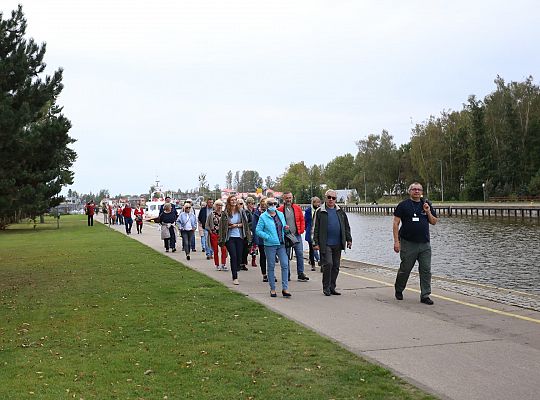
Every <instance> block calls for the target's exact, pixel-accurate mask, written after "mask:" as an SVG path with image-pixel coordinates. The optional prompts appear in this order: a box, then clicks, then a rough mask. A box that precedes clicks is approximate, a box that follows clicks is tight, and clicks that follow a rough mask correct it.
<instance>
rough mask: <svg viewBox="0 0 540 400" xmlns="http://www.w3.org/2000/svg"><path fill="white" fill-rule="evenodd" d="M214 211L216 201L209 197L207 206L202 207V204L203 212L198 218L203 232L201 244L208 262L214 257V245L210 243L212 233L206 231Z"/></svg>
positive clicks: (201, 211)
mask: <svg viewBox="0 0 540 400" xmlns="http://www.w3.org/2000/svg"><path fill="white" fill-rule="evenodd" d="M212 211H214V199H212V198H210V197H208V198H207V199H206V205H205V206H204V207H202V204H201V210H200V211H199V215H198V217H197V219H198V220H199V224H200V230H201V243H202V247H203V250H204V252H205V253H206V259H207V260H210V259H211V258H212V255H213V254H212V253H213V250H212V245H211V243H210V231H209V230H207V229H206V220H207V219H208V215H210V213H211V212H212Z"/></svg>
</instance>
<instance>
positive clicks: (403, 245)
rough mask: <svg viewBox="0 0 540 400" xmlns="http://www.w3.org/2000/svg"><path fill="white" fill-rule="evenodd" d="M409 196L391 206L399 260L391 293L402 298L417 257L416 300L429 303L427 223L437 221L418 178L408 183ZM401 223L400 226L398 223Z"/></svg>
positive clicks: (430, 301) (429, 258) (429, 275)
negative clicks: (418, 282)
mask: <svg viewBox="0 0 540 400" xmlns="http://www.w3.org/2000/svg"><path fill="white" fill-rule="evenodd" d="M408 192H409V198H408V199H406V200H403V201H402V202H401V203H399V204H398V205H397V207H396V209H395V210H394V222H393V225H392V233H393V235H394V251H395V252H396V253H399V257H400V259H401V263H400V264H399V270H398V273H397V276H396V282H395V285H394V286H395V296H396V299H398V300H403V291H404V290H405V287H406V286H407V281H408V280H409V275H410V273H411V270H412V269H413V267H414V264H415V263H416V261H418V272H419V274H420V301H421V302H422V303H424V304H428V305H432V304H433V300H431V299H430V297H429V295H430V294H431V244H430V241H429V225H435V224H436V223H437V214H436V212H435V209H434V208H433V206H432V205H431V204H430V203H429V202H427V201H424V199H423V198H422V194H423V188H422V185H421V184H420V183H418V182H413V183H411V184H410V185H409V190H408ZM400 224H401V227H400V226H399V225H400Z"/></svg>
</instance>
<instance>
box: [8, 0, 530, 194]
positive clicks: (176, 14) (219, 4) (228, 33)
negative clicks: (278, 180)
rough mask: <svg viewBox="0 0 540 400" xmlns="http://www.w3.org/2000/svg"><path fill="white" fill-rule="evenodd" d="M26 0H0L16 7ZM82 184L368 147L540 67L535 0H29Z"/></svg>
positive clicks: (216, 177)
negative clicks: (364, 142) (59, 88)
mask: <svg viewBox="0 0 540 400" xmlns="http://www.w3.org/2000/svg"><path fill="white" fill-rule="evenodd" d="M20 2H21V1H20V0H19V1H11V0H2V2H1V4H0V10H1V11H2V12H3V13H4V18H5V17H6V16H7V15H8V14H9V13H10V11H11V10H12V9H14V8H16V6H17V4H18V3H20ZM22 4H23V7H24V12H25V14H26V17H27V19H28V30H27V35H28V36H31V37H34V39H35V40H36V41H37V42H47V53H46V55H45V60H46V62H47V64H48V72H49V73H51V72H52V71H53V70H54V69H57V68H58V67H63V68H64V85H65V88H64V90H63V92H62V95H61V97H60V99H59V104H60V105H62V106H64V114H65V115H66V116H67V117H68V118H69V119H70V120H71V122H72V124H73V128H72V129H71V131H70V135H71V136H72V137H73V138H74V139H76V140H77V142H76V143H75V144H74V146H73V147H74V148H75V150H76V151H77V153H78V159H77V162H76V163H75V165H74V171H75V183H74V185H73V186H72V188H73V189H74V190H77V191H79V192H89V191H93V192H97V191H98V190H99V189H102V188H103V189H109V190H110V192H111V194H118V193H123V194H127V193H128V194H135V193H144V192H147V191H148V188H149V187H150V185H151V184H152V183H153V181H154V180H155V179H156V176H158V177H159V179H160V180H161V182H162V184H163V186H164V188H166V189H174V190H176V189H178V188H180V189H183V190H186V189H189V188H194V187H196V186H197V182H198V181H197V177H198V175H199V173H201V172H206V174H207V180H208V182H209V183H210V185H211V187H212V188H213V186H214V185H215V184H219V185H220V186H221V187H223V186H224V184H225V174H226V173H227V171H228V170H232V171H233V173H234V172H235V171H236V170H240V171H242V170H247V169H251V170H256V171H258V172H259V174H260V175H261V176H262V177H263V178H264V177H266V176H267V175H270V176H272V177H273V178H275V177H276V176H278V175H280V174H282V173H283V172H284V171H285V169H286V168H287V166H288V165H289V164H290V163H292V162H299V161H304V162H305V163H306V164H307V165H312V164H325V163H327V162H329V161H331V160H332V159H333V158H334V157H336V156H338V155H343V154H345V153H352V154H356V145H355V141H357V140H360V139H363V138H365V137H367V135H368V134H372V133H375V134H378V133H380V132H381V131H382V130H383V129H386V130H388V131H389V132H390V134H391V135H393V136H394V140H395V142H396V143H397V144H398V145H399V144H402V143H405V142H407V141H409V139H410V131H411V126H412V124H414V123H418V122H422V121H424V120H425V119H427V118H428V117H429V116H430V115H437V114H439V113H440V112H441V111H442V110H450V109H451V110H459V109H461V108H462V104H463V103H464V102H466V100H467V97H468V96H469V95H470V94H476V95H477V96H478V97H480V98H483V97H484V96H485V95H486V94H488V93H489V92H491V91H493V89H494V84H493V80H494V79H495V77H496V76H497V74H498V75H501V76H502V77H503V78H504V79H505V80H507V81H510V80H517V81H522V80H523V79H524V78H525V77H527V76H529V75H533V76H534V77H535V82H537V81H538V71H539V67H540V52H539V51H538V46H539V39H540V24H539V23H538V15H539V11H540V3H538V2H537V1H534V0H531V1H520V0H517V1H512V2H509V1H470V0H468V1H442V0H441V1H433V0H431V1H428V0H426V1H409V0H408V1H398V0H395V1H361V0H355V1H339V0H333V1H317V0H309V1H294V0H286V1H275V0H273V1H264V2H263V1H255V0H246V1H225V0H216V1H204V0H193V1H181V0H177V1H135V0H129V1H117V0H114V1H113V0H107V1H97V0H94V1H84V2H83V1H76V0H65V1H60V0H57V1H52V0H32V1H22Z"/></svg>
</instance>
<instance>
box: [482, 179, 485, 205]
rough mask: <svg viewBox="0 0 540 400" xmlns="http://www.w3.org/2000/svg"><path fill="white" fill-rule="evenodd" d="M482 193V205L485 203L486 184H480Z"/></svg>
mask: <svg viewBox="0 0 540 400" xmlns="http://www.w3.org/2000/svg"><path fill="white" fill-rule="evenodd" d="M482 193H483V194H484V203H485V202H486V183H485V182H482Z"/></svg>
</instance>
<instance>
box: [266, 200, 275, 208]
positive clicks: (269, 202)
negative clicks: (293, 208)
mask: <svg viewBox="0 0 540 400" xmlns="http://www.w3.org/2000/svg"><path fill="white" fill-rule="evenodd" d="M266 205H267V206H269V207H272V206H277V203H274V202H272V201H267V202H266Z"/></svg>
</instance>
